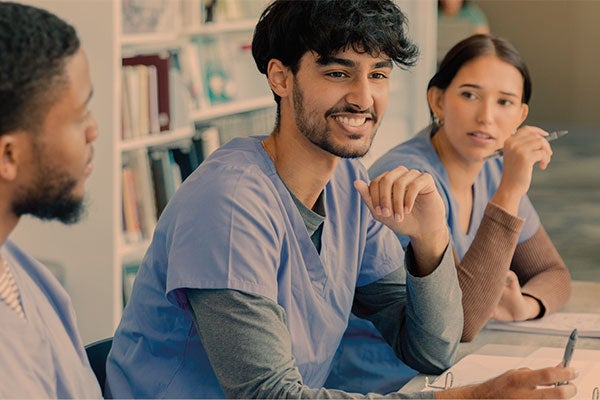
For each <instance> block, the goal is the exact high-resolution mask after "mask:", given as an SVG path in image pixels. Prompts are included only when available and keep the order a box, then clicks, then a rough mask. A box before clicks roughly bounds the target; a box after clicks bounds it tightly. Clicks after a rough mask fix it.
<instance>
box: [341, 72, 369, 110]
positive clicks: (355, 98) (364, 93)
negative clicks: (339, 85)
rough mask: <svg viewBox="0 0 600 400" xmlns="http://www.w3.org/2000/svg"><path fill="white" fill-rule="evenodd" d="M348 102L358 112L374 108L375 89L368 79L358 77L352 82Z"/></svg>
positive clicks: (347, 97)
mask: <svg viewBox="0 0 600 400" xmlns="http://www.w3.org/2000/svg"><path fill="white" fill-rule="evenodd" d="M346 101H347V102H348V104H350V105H352V107H354V108H355V109H356V110H357V111H363V110H368V109H370V108H371V107H372V106H373V88H372V87H371V82H369V79H368V77H357V78H356V79H354V80H353V81H352V83H351V85H350V92H349V93H348V95H347V96H346Z"/></svg>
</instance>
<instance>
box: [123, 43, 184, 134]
mask: <svg viewBox="0 0 600 400" xmlns="http://www.w3.org/2000/svg"><path fill="white" fill-rule="evenodd" d="M172 58H173V57H172V54H171V53H170V52H162V53H156V54H142V55H136V56H132V57H125V58H123V59H122V69H121V79H122V85H121V138H122V139H131V138H135V137H139V136H145V135H151V134H157V133H160V132H165V131H170V130H173V129H176V128H179V127H182V126H185V125H187V124H188V114H189V109H190V107H191V106H190V102H191V100H190V95H189V93H188V88H187V85H186V84H185V83H184V81H183V77H182V75H181V71H180V70H179V68H178V67H177V66H176V65H175V64H174V63H172Z"/></svg>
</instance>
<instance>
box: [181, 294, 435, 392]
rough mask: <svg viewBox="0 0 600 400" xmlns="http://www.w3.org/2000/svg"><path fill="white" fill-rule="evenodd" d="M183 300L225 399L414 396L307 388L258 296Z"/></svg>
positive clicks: (274, 310) (275, 310)
mask: <svg viewBox="0 0 600 400" xmlns="http://www.w3.org/2000/svg"><path fill="white" fill-rule="evenodd" d="M187 296H188V299H189V302H190V305H191V307H192V310H193V314H194V322H195V325H196V329H197V331H198V334H199V335H200V338H201V339H202V344H203V346H204V348H205V350H206V352H207V354H208V357H209V359H210V362H211V365H212V367H213V370H214V372H215V374H216V376H217V378H218V380H219V383H220V385H221V387H222V389H223V391H224V393H225V395H226V397H228V398H279V399H284V398H289V399H291V398H306V399H329V398H338V399H364V398H414V397H415V396H419V395H420V394H419V393H417V394H414V393H412V394H400V393H391V394H390V395H387V396H382V395H378V394H369V395H362V394H356V393H346V392H343V391H339V390H329V389H324V388H309V387H307V386H306V385H304V384H303V379H302V376H301V375H300V372H299V370H298V369H297V368H296V365H295V359H294V357H293V354H292V350H291V349H292V343H291V337H290V335H289V332H288V330H287V326H286V323H285V318H286V317H285V312H284V311H283V309H282V308H281V307H279V306H278V305H277V304H275V303H273V302H272V301H270V300H268V299H265V298H262V297H260V296H255V295H251V294H248V293H243V292H238V291H234V290H226V289H224V290H188V292H187ZM430 396H431V395H430ZM430 396H429V397H430Z"/></svg>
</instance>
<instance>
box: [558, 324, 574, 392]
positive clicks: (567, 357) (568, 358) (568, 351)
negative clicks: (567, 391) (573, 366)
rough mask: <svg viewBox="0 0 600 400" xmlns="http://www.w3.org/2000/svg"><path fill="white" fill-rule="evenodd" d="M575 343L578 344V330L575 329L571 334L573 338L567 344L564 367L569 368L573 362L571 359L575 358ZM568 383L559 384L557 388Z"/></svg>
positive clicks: (570, 337)
mask: <svg viewBox="0 0 600 400" xmlns="http://www.w3.org/2000/svg"><path fill="white" fill-rule="evenodd" d="M575 342H577V329H573V332H571V336H569V341H568V342H567V347H565V354H564V356H563V360H562V366H563V367H568V366H569V363H570V362H571V358H572V357H573V351H574V350H575ZM566 384H567V382H557V383H556V386H560V385H566Z"/></svg>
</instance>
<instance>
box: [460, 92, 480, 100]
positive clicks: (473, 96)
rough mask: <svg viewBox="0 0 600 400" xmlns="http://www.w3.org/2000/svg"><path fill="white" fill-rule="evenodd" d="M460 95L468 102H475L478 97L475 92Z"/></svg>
mask: <svg viewBox="0 0 600 400" xmlns="http://www.w3.org/2000/svg"><path fill="white" fill-rule="evenodd" d="M460 95H461V96H462V97H464V98H465V99H468V100H474V99H475V98H476V97H477V96H475V93H473V92H461V94H460Z"/></svg>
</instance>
